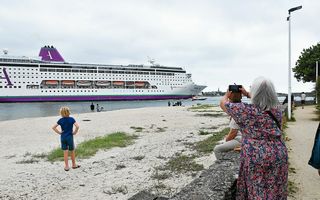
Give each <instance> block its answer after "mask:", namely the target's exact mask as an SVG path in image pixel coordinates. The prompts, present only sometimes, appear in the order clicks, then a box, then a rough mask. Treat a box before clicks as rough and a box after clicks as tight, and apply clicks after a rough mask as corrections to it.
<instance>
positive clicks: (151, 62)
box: [148, 56, 160, 66]
mask: <svg viewBox="0 0 320 200" xmlns="http://www.w3.org/2000/svg"><path fill="white" fill-rule="evenodd" d="M148 62H149V63H150V64H151V66H160V65H159V64H156V60H155V59H154V58H150V57H149V56H148Z"/></svg>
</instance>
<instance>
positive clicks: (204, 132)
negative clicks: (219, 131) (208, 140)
mask: <svg viewBox="0 0 320 200" xmlns="http://www.w3.org/2000/svg"><path fill="white" fill-rule="evenodd" d="M209 134H212V132H210V131H206V130H199V135H209Z"/></svg>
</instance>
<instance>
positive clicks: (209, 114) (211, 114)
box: [197, 113, 224, 117]
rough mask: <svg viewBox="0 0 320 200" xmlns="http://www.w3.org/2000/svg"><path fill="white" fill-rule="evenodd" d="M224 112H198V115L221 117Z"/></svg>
mask: <svg viewBox="0 0 320 200" xmlns="http://www.w3.org/2000/svg"><path fill="white" fill-rule="evenodd" d="M223 115H224V114H223V113H203V114H197V116H200V117H221V116H223Z"/></svg>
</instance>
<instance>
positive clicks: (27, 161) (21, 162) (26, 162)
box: [16, 158, 39, 164]
mask: <svg viewBox="0 0 320 200" xmlns="http://www.w3.org/2000/svg"><path fill="white" fill-rule="evenodd" d="M38 162H39V160H37V159H34V158H30V159H25V160H21V161H18V162H16V163H17V164H33V163H38Z"/></svg>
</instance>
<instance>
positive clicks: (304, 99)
mask: <svg viewBox="0 0 320 200" xmlns="http://www.w3.org/2000/svg"><path fill="white" fill-rule="evenodd" d="M305 103H306V94H305V93H304V92H302V94H301V106H302V109H303V108H304V104H305Z"/></svg>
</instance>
